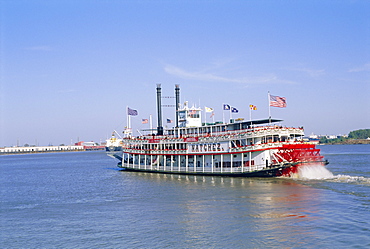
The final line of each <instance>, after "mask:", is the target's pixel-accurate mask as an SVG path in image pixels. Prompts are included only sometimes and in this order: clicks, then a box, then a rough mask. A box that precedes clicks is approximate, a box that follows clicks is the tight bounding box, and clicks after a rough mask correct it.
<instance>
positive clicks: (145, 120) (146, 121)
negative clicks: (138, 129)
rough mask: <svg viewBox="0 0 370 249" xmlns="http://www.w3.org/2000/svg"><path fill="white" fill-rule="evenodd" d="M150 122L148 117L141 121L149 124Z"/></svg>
mask: <svg viewBox="0 0 370 249" xmlns="http://www.w3.org/2000/svg"><path fill="white" fill-rule="evenodd" d="M148 122H149V120H148V119H147V118H143V119H142V121H141V123H142V124H147V123H148Z"/></svg>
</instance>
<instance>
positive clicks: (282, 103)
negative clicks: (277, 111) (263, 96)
mask: <svg viewBox="0 0 370 249" xmlns="http://www.w3.org/2000/svg"><path fill="white" fill-rule="evenodd" d="M270 106H273V107H280V108H284V107H286V98H285V97H279V96H274V95H270Z"/></svg>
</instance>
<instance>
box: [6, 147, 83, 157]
mask: <svg viewBox="0 0 370 249" xmlns="http://www.w3.org/2000/svg"><path fill="white" fill-rule="evenodd" d="M85 150H86V149H85V147H84V146H82V145H60V146H23V147H4V148H0V155H2V154H28V153H46V152H68V151H85Z"/></svg>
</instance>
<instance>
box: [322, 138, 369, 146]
mask: <svg viewBox="0 0 370 249" xmlns="http://www.w3.org/2000/svg"><path fill="white" fill-rule="evenodd" d="M337 144H346V145H352V144H370V139H346V140H344V141H337V142H332V143H330V142H328V143H319V145H337Z"/></svg>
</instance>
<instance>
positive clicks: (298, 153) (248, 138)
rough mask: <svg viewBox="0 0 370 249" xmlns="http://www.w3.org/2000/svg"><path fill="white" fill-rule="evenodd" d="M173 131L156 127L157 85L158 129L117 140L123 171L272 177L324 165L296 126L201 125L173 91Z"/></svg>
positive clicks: (198, 114)
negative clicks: (306, 167) (174, 103)
mask: <svg viewBox="0 0 370 249" xmlns="http://www.w3.org/2000/svg"><path fill="white" fill-rule="evenodd" d="M175 99H176V100H175V102H176V105H175V107H176V115H175V116H176V123H175V127H173V128H170V129H164V128H163V126H162V114H161V113H162V111H161V108H162V106H161V85H160V84H158V85H157V111H158V120H157V122H158V126H157V129H156V130H155V134H150V135H140V136H131V134H129V135H128V136H126V137H124V138H122V150H123V154H122V160H121V162H120V163H119V164H118V166H119V167H121V168H122V169H124V170H127V171H139V172H151V173H167V174H188V175H212V176H235V177H275V176H289V175H291V174H294V173H297V170H298V167H300V166H302V165H309V164H315V165H317V164H319V165H325V164H326V163H327V162H326V161H324V159H323V156H321V155H320V150H319V149H317V148H315V145H314V144H307V143H304V142H303V136H304V131H303V128H302V127H299V128H293V127H283V126H281V125H280V122H281V121H282V120H277V119H271V118H268V119H262V120H253V121H243V120H242V121H235V120H232V119H231V120H230V122H228V123H226V122H215V123H202V121H201V120H202V109H201V108H197V107H189V106H188V104H187V102H185V104H184V105H180V88H179V85H176V86H175Z"/></svg>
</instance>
